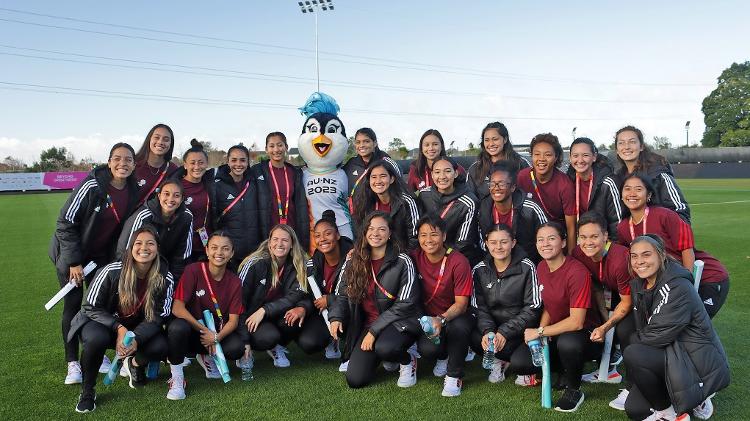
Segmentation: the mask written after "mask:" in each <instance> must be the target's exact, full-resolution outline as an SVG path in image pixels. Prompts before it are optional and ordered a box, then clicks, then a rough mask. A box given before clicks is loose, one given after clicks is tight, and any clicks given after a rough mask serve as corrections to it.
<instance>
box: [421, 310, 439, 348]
mask: <svg viewBox="0 0 750 421" xmlns="http://www.w3.org/2000/svg"><path fill="white" fill-rule="evenodd" d="M419 324H420V325H422V330H424V334H425V335H427V337H428V338H430V340H432V343H434V344H435V345H437V344H439V343H440V336H435V337H432V335H434V334H435V329H433V328H432V317H430V316H422V317H420V318H419Z"/></svg>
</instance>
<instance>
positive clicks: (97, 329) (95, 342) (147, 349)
mask: <svg viewBox="0 0 750 421" xmlns="http://www.w3.org/2000/svg"><path fill="white" fill-rule="evenodd" d="M80 335H81V344H82V345H83V353H82V354H81V371H82V372H83V391H84V392H91V391H93V390H94V386H96V377H97V376H98V375H99V366H100V365H101V363H102V357H104V353H105V352H106V351H107V349H114V348H115V346H116V341H117V332H115V331H113V330H111V329H108V328H107V327H106V326H104V325H103V324H101V323H99V322H95V321H89V322H88V323H86V324H85V325H83V327H82V328H81V333H80ZM166 356H167V338H166V337H165V336H164V333H163V332H160V333H157V334H156V335H154V336H152V337H151V338H150V339H149V340H148V341H147V342H145V343H138V349H137V350H136V352H135V361H136V362H137V363H138V365H140V366H145V365H146V364H148V362H149V361H161V360H163V359H164V357H166Z"/></svg>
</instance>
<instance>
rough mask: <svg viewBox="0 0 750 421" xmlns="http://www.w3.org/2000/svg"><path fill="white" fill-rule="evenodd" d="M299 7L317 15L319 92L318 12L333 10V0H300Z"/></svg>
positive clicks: (305, 11)
mask: <svg viewBox="0 0 750 421" xmlns="http://www.w3.org/2000/svg"><path fill="white" fill-rule="evenodd" d="M297 4H298V5H299V9H300V11H301V12H302V13H303V14H308V13H311V14H313V15H315V75H316V79H317V81H318V92H320V58H319V56H318V13H320V11H321V10H322V11H324V12H325V11H329V10H330V11H333V0H306V1H298V2H297Z"/></svg>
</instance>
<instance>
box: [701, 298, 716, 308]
mask: <svg viewBox="0 0 750 421" xmlns="http://www.w3.org/2000/svg"><path fill="white" fill-rule="evenodd" d="M703 304H705V305H707V306H712V305H714V299H713V298H708V299H706V300H703Z"/></svg>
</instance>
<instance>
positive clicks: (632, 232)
mask: <svg viewBox="0 0 750 421" xmlns="http://www.w3.org/2000/svg"><path fill="white" fill-rule="evenodd" d="M646 220H648V207H647V208H646V209H645V210H644V211H643V219H642V220H641V222H643V235H646ZM629 224H630V241H633V240H635V225H634V224H633V217H632V216H631V217H630V221H629Z"/></svg>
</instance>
